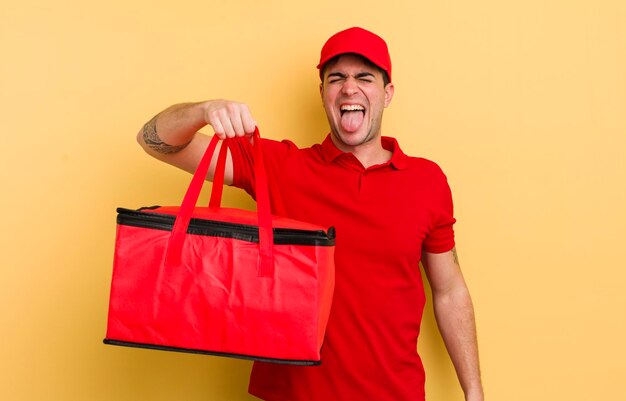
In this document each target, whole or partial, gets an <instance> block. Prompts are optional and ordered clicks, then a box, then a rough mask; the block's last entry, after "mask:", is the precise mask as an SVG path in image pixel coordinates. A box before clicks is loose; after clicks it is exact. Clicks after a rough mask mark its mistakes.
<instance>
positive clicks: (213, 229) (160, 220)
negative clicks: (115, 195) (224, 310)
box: [117, 206, 335, 246]
mask: <svg viewBox="0 0 626 401" xmlns="http://www.w3.org/2000/svg"><path fill="white" fill-rule="evenodd" d="M157 207H158V206H152V207H149V208H141V209H139V210H131V209H124V208H118V209H117V213H118V215H117V223H118V224H121V225H126V226H134V227H142V228H151V229H155V230H164V231H172V228H173V227H174V221H175V220H176V217H175V216H172V215H165V214H160V213H151V212H146V211H145V210H154V209H156V208H157ZM273 231H274V244H276V245H313V246H334V245H335V229H334V227H331V228H329V229H328V231H324V230H299V229H293V228H274V229H273ZM187 233H188V234H195V235H205V236H211V237H222V238H233V239H238V240H242V241H247V242H257V243H258V242H259V228H258V227H257V226H253V225H248V224H238V223H227V222H222V221H215V220H204V219H196V218H192V219H191V221H190V222H189V227H188V229H187Z"/></svg>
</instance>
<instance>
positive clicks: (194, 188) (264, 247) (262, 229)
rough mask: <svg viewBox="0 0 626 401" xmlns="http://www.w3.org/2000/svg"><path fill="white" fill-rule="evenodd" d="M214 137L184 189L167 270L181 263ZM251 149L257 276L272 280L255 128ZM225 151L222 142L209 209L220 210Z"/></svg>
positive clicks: (271, 255) (267, 207)
mask: <svg viewBox="0 0 626 401" xmlns="http://www.w3.org/2000/svg"><path fill="white" fill-rule="evenodd" d="M218 140H219V139H218V138H217V136H215V135H214V136H213V139H211V142H210V143H209V146H208V148H207V150H206V152H205V153H204V156H202V159H201V160H200V163H199V164H198V167H197V168H196V171H195V173H194V175H193V178H192V179H191V183H190V184H189V187H188V188H187V192H186V193H185V197H184V198H183V202H182V204H181V207H180V209H179V212H178V216H176V221H175V222H174V227H173V229H172V233H171V234H170V238H169V241H168V245H167V251H166V254H165V265H166V266H168V267H176V266H178V265H180V263H181V254H182V248H183V244H184V242H185V235H186V233H187V228H188V227H189V222H190V221H191V215H192V214H193V210H194V209H195V206H196V203H197V201H198V197H199V196H200V191H201V190H202V186H203V185H204V182H205V180H206V175H207V173H208V171H209V167H210V165H211V159H212V158H213V154H214V153H215V148H216V147H217V142H218ZM253 141H254V144H253V148H254V175H255V182H256V185H255V186H256V201H257V215H258V219H259V220H258V221H259V224H258V226H259V265H258V275H259V277H273V275H274V232H273V229H272V214H271V211H270V200H269V189H268V182H267V174H266V171H265V163H264V162H263V153H262V150H261V139H260V135H259V129H258V128H255V131H254V134H253ZM227 148H228V140H225V141H223V142H222V146H221V149H220V152H219V155H218V161H217V165H216V167H215V174H214V177H213V188H212V189H211V200H210V203H209V207H210V208H219V207H220V206H221V198H222V188H223V185H224V172H225V165H226V155H227Z"/></svg>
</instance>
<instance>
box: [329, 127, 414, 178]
mask: <svg viewBox="0 0 626 401" xmlns="http://www.w3.org/2000/svg"><path fill="white" fill-rule="evenodd" d="M381 142H382V145H383V148H385V149H386V150H389V151H391V152H392V155H391V159H390V160H389V162H388V163H389V164H391V165H392V166H393V167H394V168H395V169H396V170H404V169H405V168H407V165H408V158H409V157H408V156H407V155H405V154H404V152H403V151H402V149H400V145H398V141H397V140H396V139H395V138H392V137H388V136H383V137H381ZM344 154H345V152H343V151H341V150H339V148H337V146H335V144H334V143H333V140H332V139H331V138H330V134H328V135H327V136H326V139H324V142H322V157H323V158H324V161H325V162H326V163H332V162H333V161H335V159H337V158H338V157H339V156H341V155H344Z"/></svg>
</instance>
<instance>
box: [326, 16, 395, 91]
mask: <svg viewBox="0 0 626 401" xmlns="http://www.w3.org/2000/svg"><path fill="white" fill-rule="evenodd" d="M344 53H355V54H358V55H360V56H363V57H365V58H366V59H368V60H369V61H371V62H372V63H374V64H375V65H377V66H378V67H379V68H381V69H382V70H383V71H385V72H386V73H387V76H388V77H389V80H390V81H391V57H390V56H389V49H387V43H385V41H384V40H383V38H381V37H380V36H378V35H376V34H375V33H373V32H370V31H368V30H366V29H363V28H359V27H353V28H348V29H346V30H343V31H341V32H337V33H336V34H334V35H333V36H331V37H330V38H329V39H328V40H327V41H326V43H325V44H324V47H322V52H321V54H320V62H319V64H318V65H317V68H318V69H319V70H320V74H321V73H322V70H323V69H324V64H326V63H327V62H328V60H330V59H331V58H333V57H335V56H338V55H340V54H344Z"/></svg>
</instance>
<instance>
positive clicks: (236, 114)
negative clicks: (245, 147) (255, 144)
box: [227, 103, 245, 136]
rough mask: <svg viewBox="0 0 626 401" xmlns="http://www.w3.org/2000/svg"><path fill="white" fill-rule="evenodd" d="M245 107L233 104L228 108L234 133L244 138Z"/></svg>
mask: <svg viewBox="0 0 626 401" xmlns="http://www.w3.org/2000/svg"><path fill="white" fill-rule="evenodd" d="M244 107H245V105H242V104H239V103H231V104H229V105H228V106H227V109H228V118H229V120H230V124H231V126H232V127H233V132H234V134H235V136H244V135H245V131H244V124H243V121H242V111H243V109H244Z"/></svg>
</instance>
